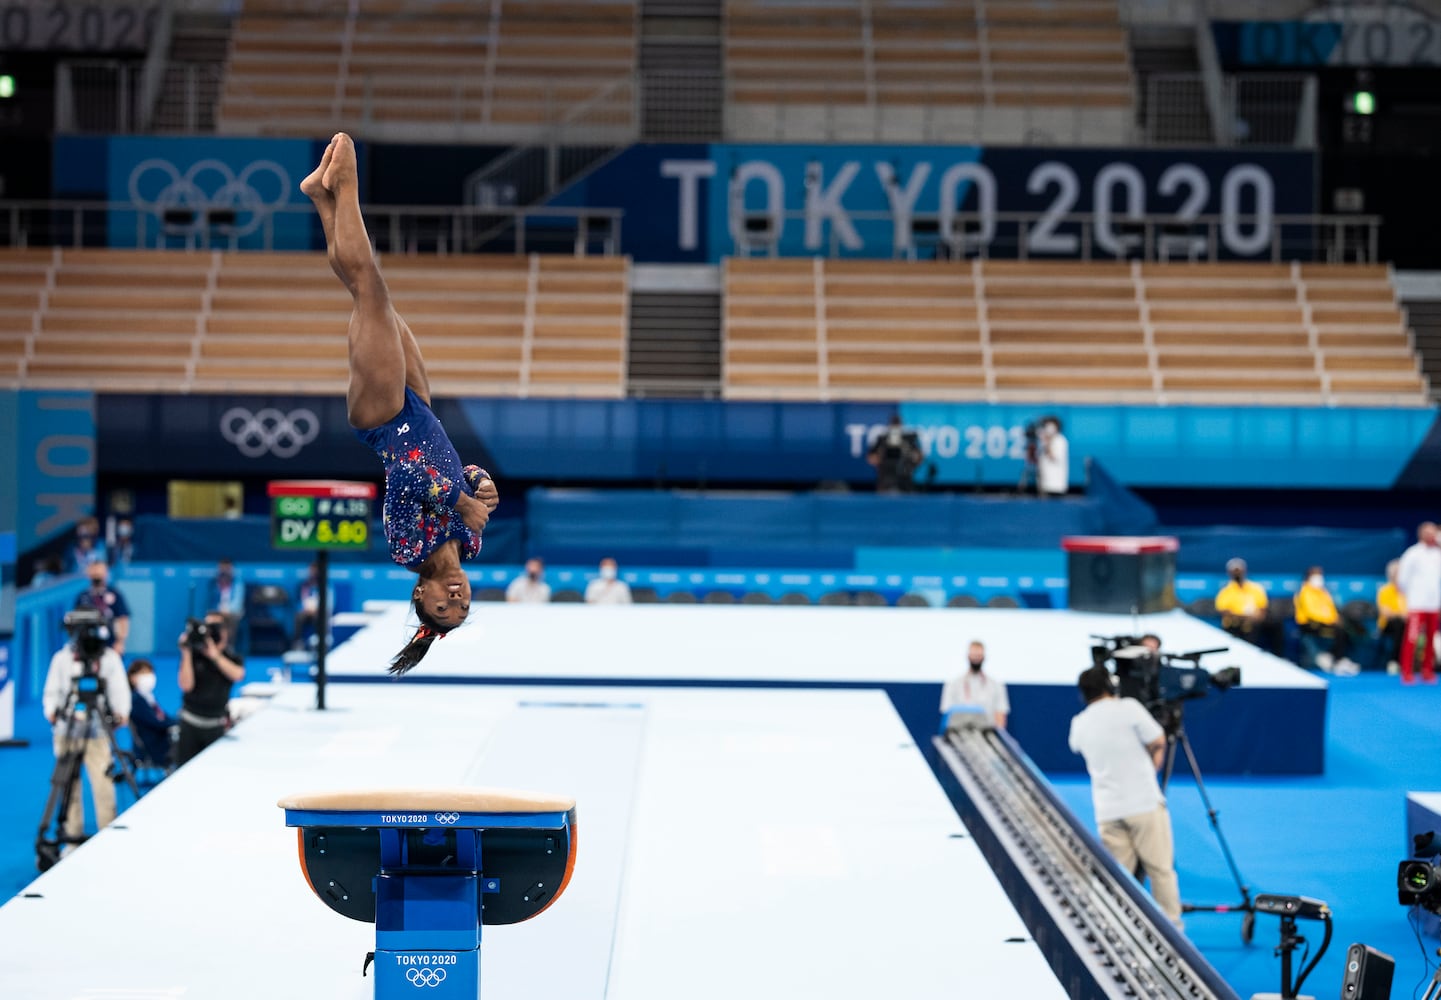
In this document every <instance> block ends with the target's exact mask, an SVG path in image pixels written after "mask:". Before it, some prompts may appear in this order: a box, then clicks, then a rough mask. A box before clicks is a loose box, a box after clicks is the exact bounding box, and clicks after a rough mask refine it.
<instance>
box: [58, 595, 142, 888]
mask: <svg viewBox="0 0 1441 1000" xmlns="http://www.w3.org/2000/svg"><path fill="white" fill-rule="evenodd" d="M65 628H66V630H67V631H68V632H69V633H70V641H69V642H67V643H66V644H65V645H64V646H63V647H61V648H60V649H59V650H57V651H56V653H55V655H54V656H53V657H51V659H50V669H49V671H48V672H47V673H46V675H45V692H44V695H43V696H42V700H41V704H42V706H43V708H44V711H45V718H46V720H48V721H49V723H50V725H51V726H52V728H53V736H54V745H55V760H56V773H57V775H61V777H60V780H61V782H62V783H65V778H67V777H68V776H69V773H70V771H69V768H66V767H62V765H64V764H65V763H66V758H67V757H69V759H70V762H72V763H73V762H74V760H75V759H76V758H78V759H79V760H81V761H83V762H84V765H85V773H86V774H87V775H89V777H90V795H91V797H92V798H93V799H94V801H95V825H96V828H97V829H99V828H102V827H104V826H106V825H108V824H109V823H110V821H111V820H113V819H114V818H115V781H113V780H112V779H111V776H110V765H111V761H112V760H113V756H114V755H113V747H112V746H111V742H110V739H109V736H108V735H107V733H106V731H105V730H104V729H103V728H102V727H103V726H104V725H105V724H106V719H105V718H104V716H105V715H106V713H107V711H108V714H109V715H108V718H109V725H112V726H123V725H125V724H126V722H127V721H128V720H129V716H130V683H129V681H128V680H127V679H126V677H125V664H124V662H123V661H122V660H121V659H120V654H119V653H117V652H115V650H114V649H113V648H111V646H110V627H109V625H108V623H106V622H105V621H104V620H103V619H102V616H101V615H100V614H98V613H97V612H94V611H72V612H70V614H68V615H66V616H65ZM102 694H103V699H102ZM62 771H64V772H66V773H65V774H63V775H62ZM117 780H118V779H117ZM56 788H57V791H58V792H59V793H60V795H61V796H62V797H63V800H64V801H65V802H66V805H65V822H64V834H65V835H64V839H63V841H62V843H63V844H64V845H65V847H67V848H68V847H69V846H73V845H75V844H78V843H80V842H82V841H83V840H84V839H85V804H84V796H83V795H82V794H81V790H80V769H79V767H75V768H74V770H73V779H71V780H69V781H68V788H63V789H62V788H60V787H59V786H58V785H57V786H56ZM53 801H55V802H56V804H58V802H59V801H60V799H58V798H57V799H54V800H53ZM46 812H47V818H48V816H49V815H50V808H49V807H48V806H47V810H46ZM41 829H42V831H44V829H45V825H43V824H42V827H41ZM51 843H52V846H56V845H54V842H53V841H52V842H51ZM57 858H58V854H55V855H51V858H50V860H51V862H52V863H53V860H55V859H57ZM42 870H43V867H42Z"/></svg>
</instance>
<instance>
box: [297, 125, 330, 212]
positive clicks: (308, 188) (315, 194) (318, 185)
mask: <svg viewBox="0 0 1441 1000" xmlns="http://www.w3.org/2000/svg"><path fill="white" fill-rule="evenodd" d="M334 153H335V140H334V139H331V140H330V144H329V145H328V146H326V147H325V155H324V156H322V157H321V158H320V166H318V167H316V168H315V169H314V170H312V171H311V172H310V176H308V177H306V178H305V180H303V181H301V182H300V193H301V194H303V195H305V196H306V197H307V198H309V199H310V200H311V201H313V202H315V203H316V204H317V205H320V204H322V203H327V202H333V201H334V200H335V195H333V194H331V193H330V190H329V189H328V188H327V187H326V186H325V182H324V177H325V168H326V167H328V166H330V160H331V158H332V156H333V155H334Z"/></svg>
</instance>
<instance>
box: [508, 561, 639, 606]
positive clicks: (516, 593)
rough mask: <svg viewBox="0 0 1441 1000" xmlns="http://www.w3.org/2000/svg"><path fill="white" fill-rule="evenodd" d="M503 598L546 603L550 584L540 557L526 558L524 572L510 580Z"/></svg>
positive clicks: (514, 602) (510, 600) (515, 602)
mask: <svg viewBox="0 0 1441 1000" xmlns="http://www.w3.org/2000/svg"><path fill="white" fill-rule="evenodd" d="M622 586H624V584H622ZM505 599H506V600H507V601H509V602H510V603H511V604H548V603H549V602H550V584H548V583H546V582H545V563H544V562H542V561H541V560H540V559H527V560H526V562H525V574H524V575H523V576H518V577H516V578H515V579H514V580H512V581H510V586H509V587H506V588H505Z"/></svg>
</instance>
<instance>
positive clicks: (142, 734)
mask: <svg viewBox="0 0 1441 1000" xmlns="http://www.w3.org/2000/svg"><path fill="white" fill-rule="evenodd" d="M126 675H127V676H128V677H129V679H130V691H131V695H132V697H131V699H130V739H131V743H132V744H133V746H134V748H135V760H136V762H137V763H139V764H141V765H142V766H149V767H159V768H164V769H166V770H169V767H170V750H171V738H170V729H171V727H172V726H175V725H178V724H179V723H178V721H177V720H176V719H175V718H174V717H173V716H171V715H170V714H168V713H167V712H166V711H165V709H163V708H161V707H160V703H159V702H157V701H156V700H155V668H154V667H153V666H152V665H151V663H150V661H149V660H136V661H135V662H134V663H132V664H130V669H129V670H127V671H126Z"/></svg>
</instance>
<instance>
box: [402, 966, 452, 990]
mask: <svg viewBox="0 0 1441 1000" xmlns="http://www.w3.org/2000/svg"><path fill="white" fill-rule="evenodd" d="M405 979H406V981H407V982H409V983H410V985H412V986H416V987H422V986H439V985H440V984H441V983H443V982H445V970H444V969H429V968H422V969H406V970H405Z"/></svg>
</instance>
